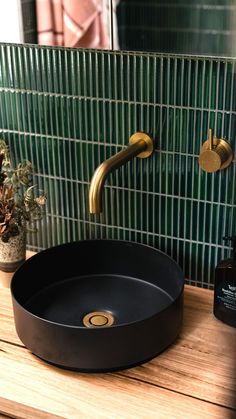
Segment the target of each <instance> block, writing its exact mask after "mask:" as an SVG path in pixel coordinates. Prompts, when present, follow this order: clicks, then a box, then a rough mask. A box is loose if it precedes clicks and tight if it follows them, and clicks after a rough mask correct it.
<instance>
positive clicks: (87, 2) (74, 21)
mask: <svg viewBox="0 0 236 419" xmlns="http://www.w3.org/2000/svg"><path fill="white" fill-rule="evenodd" d="M117 3H119V0H114V1H112V0H8V2H4V1H1V2H0V15H1V17H4V22H5V23H6V24H5V26H4V25H2V28H1V27H0V42H14V43H32V44H36V43H37V44H40V45H52V46H53V45H59V46H66V47H74V48H76V47H80V48H100V49H118V48H119V45H118V36H117V23H116V5H117ZM9 22H11V25H9ZM111 24H112V25H113V31H112V26H111ZM111 34H112V35H111Z"/></svg>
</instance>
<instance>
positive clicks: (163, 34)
mask: <svg viewBox="0 0 236 419" xmlns="http://www.w3.org/2000/svg"><path fill="white" fill-rule="evenodd" d="M66 2H67V0H57V1H55V0H8V2H1V4H0V14H1V17H2V19H1V21H2V24H1V28H2V33H0V42H20V43H40V44H44V45H45V44H46V45H55V44H56V42H58V43H60V37H61V33H60V32H61V30H60V28H59V29H58V27H56V28H55V30H54V39H53V37H51V38H50V36H51V35H52V34H51V35H49V34H48V33H46V32H47V31H46V29H47V28H49V29H50V26H51V25H52V23H53V22H54V20H53V19H52V17H51V18H50V19H51V20H50V19H49V21H48V20H47V18H46V17H45V16H46V15H47V13H49V14H50V13H52V4H54V8H56V7H61V8H62V5H63V4H64V5H65V4H66ZM82 3H83V5H84V9H83V10H82V9H81V4H82ZM40 4H41V5H42V7H41V12H42V13H43V14H42V16H41V18H40V19H41V35H40V36H41V40H40V42H39V41H38V35H37V22H38V21H39V19H37V7H38V8H40ZM71 4H73V1H72V0H68V5H70V6H71ZM74 4H75V5H77V6H78V4H80V6H79V7H80V11H79V13H80V19H81V20H80V27H79V28H78V26H77V29H76V25H75V22H74V21H75V20H76V18H75V16H76V12H75V9H74V12H73V9H71V10H70V13H69V15H71V16H70V17H71V19H70V20H69V21H68V16H67V17H65V20H66V19H67V20H66V21H67V22H68V26H69V27H70V28H71V29H72V32H73V31H74V33H75V34H76V36H77V38H80V41H79V42H78V43H77V44H76V40H74V41H75V42H73V39H72V42H71V45H66V46H73V47H76V46H77V47H82V48H83V47H84V48H101V49H103V48H104V49H114V50H115V49H120V50H124V51H143V52H161V53H162V52H163V53H177V54H187V55H192V54H193V55H211V56H228V57H232V56H233V57H235V56H236V42H235V40H236V31H235V27H234V26H235V22H236V0H189V1H186V0H166V1H163V0H75V1H74ZM4 8H5V10H6V9H9V10H8V13H9V17H8V19H7V15H6V13H5V12H4V10H3V9H4ZM54 11H55V10H54ZM81 11H82V12H81ZM17 14H18V23H16V21H14V22H13V18H14V16H15V18H17V16H16V15H17ZM95 16H96V17H97V16H99V19H95ZM10 19H11V22H13V24H12V25H9V21H10ZM59 20H60V19H59ZM4 22H5V24H4ZM54 23H55V22H54ZM17 25H18V27H19V30H18V32H19V34H18V38H19V39H18V41H17V40H16V39H9V38H8V37H7V30H9V34H10V35H11V36H12V34H13V32H14V31H13V29H14V28H17ZM73 25H74V27H73ZM59 26H60V22H59ZM1 28H0V31H1ZM97 34H99V36H100V41H101V42H99V40H98V39H97V40H96V39H95V38H96V37H97ZM76 36H75V38H76ZM4 37H5V38H4ZM55 38H57V39H56V41H55ZM50 39H51V43H50Z"/></svg>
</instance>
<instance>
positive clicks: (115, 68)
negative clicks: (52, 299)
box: [0, 3, 236, 287]
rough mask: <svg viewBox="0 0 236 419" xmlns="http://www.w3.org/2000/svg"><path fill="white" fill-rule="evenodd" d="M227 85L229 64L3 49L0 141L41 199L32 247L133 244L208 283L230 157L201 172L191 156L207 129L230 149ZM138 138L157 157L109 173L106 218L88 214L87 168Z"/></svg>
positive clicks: (221, 228)
mask: <svg viewBox="0 0 236 419" xmlns="http://www.w3.org/2000/svg"><path fill="white" fill-rule="evenodd" d="M178 4H179V3H178ZM194 4H196V3H194ZM234 88H235V60H233V59H232V60H230V59H228V60H226V59H222V60H221V59H220V58H213V59H210V58H204V57H198V58H194V57H188V56H186V57H180V56H170V55H168V56H166V55H164V54H163V55H161V54H146V53H142V54H139V53H131V52H130V53H125V52H115V53H111V52H108V51H92V50H88V51H86V50H80V49H78V50H74V49H66V48H64V49H63V48H50V47H39V46H32V45H28V46H16V45H14V46H13V45H0V133H1V137H2V138H4V139H5V140H6V141H7V143H8V144H9V146H10V147H11V150H12V152H13V159H14V162H17V161H19V160H20V159H22V158H24V157H26V158H28V159H30V160H31V161H32V162H33V165H34V167H35V180H36V181H37V183H39V184H40V185H41V186H42V188H43V189H46V191H47V194H48V200H47V217H46V219H45V220H44V221H43V223H42V225H41V228H40V233H39V234H38V235H37V236H33V235H29V237H28V244H29V246H30V247H31V248H33V249H34V250H37V249H43V248H46V247H50V246H52V245H56V244H59V243H62V242H66V241H71V240H81V239H86V238H113V239H124V240H134V241H140V242H143V243H146V244H149V245H153V246H156V247H158V248H160V249H161V250H163V251H165V252H167V253H168V254H169V255H170V256H172V257H174V258H175V260H177V261H178V263H180V265H181V267H182V268H183V270H184V272H185V275H186V277H187V281H189V283H192V284H194V285H199V286H204V287H212V286H213V271H214V265H215V262H216V260H218V258H219V257H220V256H221V255H222V254H223V253H224V254H225V253H227V252H229V248H228V247H227V246H226V247H223V243H222V237H223V236H224V235H225V234H233V233H234V234H235V229H236V225H235V219H236V217H235V211H236V210H235V208H236V195H235V194H236V193H235V176H236V175H235V162H234V163H233V164H232V165H231V166H230V167H229V168H228V169H227V170H224V171H221V172H218V173H215V174H207V173H205V172H203V171H202V170H201V169H200V167H199V164H198V156H199V152H200V147H201V144H202V143H203V142H204V141H205V140H206V138H207V134H208V129H209V127H211V128H213V129H214V132H215V133H216V135H217V136H222V137H224V138H226V139H228V141H229V142H230V143H231V145H232V147H233V149H234V146H235V132H236V126H235V125H236V123H235V121H236V120H235V117H236V114H235V106H236V105H235V103H236V99H235V95H234V94H233V92H234V90H235V89H234ZM136 131H145V132H148V133H149V134H151V135H152V136H153V137H154V139H155V152H154V153H153V156H152V157H151V158H149V159H147V160H140V159H138V158H134V159H133V160H132V161H131V162H129V163H127V164H126V165H125V166H123V167H121V168H120V169H119V170H116V171H115V172H114V173H113V174H110V175H109V176H108V178H107V180H106V183H105V188H104V194H103V202H104V211H103V213H102V214H100V215H95V216H94V215H90V214H89V213H88V189H89V183H90V180H91V178H92V175H93V173H94V171H95V169H96V168H97V167H98V165H99V164H100V163H101V162H103V161H104V160H105V159H107V158H109V157H110V156H112V155H114V153H116V152H118V151H120V150H122V149H123V148H124V147H127V145H128V141H129V137H130V136H131V135H132V134H133V133H134V132H136ZM234 152H235V150H234ZM180 220H182V222H180Z"/></svg>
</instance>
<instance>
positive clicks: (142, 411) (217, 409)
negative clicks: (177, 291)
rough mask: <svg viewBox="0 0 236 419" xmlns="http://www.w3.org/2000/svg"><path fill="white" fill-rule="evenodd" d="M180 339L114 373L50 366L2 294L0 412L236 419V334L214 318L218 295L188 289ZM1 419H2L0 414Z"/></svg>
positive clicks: (5, 293) (46, 415)
mask: <svg viewBox="0 0 236 419" xmlns="http://www.w3.org/2000/svg"><path fill="white" fill-rule="evenodd" d="M184 297H185V298H184V299H185V305H184V324H183V328H182V331H181V334H180V336H179V338H178V339H177V341H176V342H175V343H174V344H172V345H171V346H170V347H169V348H168V349H167V350H166V351H164V352H163V353H162V354H160V355H159V356H158V357H156V358H154V359H153V360H152V361H150V362H148V363H145V364H143V365H141V366H139V367H135V368H130V369H128V370H124V371H122V372H117V373H105V374H85V373H84V374H82V373H78V372H72V371H67V370H63V369H60V368H57V367H53V366H51V365H49V364H47V363H46V362H44V361H42V360H40V359H39V358H37V357H36V356H34V355H33V354H31V352H30V351H28V350H27V349H26V348H25V347H24V345H23V344H22V342H21V341H20V340H19V338H18V336H17V335H16V332H15V326H14V318H13V311H12V304H11V296H10V291H9V289H0V414H2V415H9V416H11V417H15V418H27V419H34V418H43V419H44V418H45V419H47V418H71V419H73V418H76V419H77V418H82V419H90V418H96V419H97V418H98V419H100V418H107V419H113V418H114V419H133V418H135V419H149V418H150V419H152V418H155V419H156V418H157V419H159V418H160V419H162V418H163V419H167V418H168V419H169V418H170V419H172V418H173V419H174V418H177V419H178V418H179V419H188V418H189V419H192V418H193V419H194V418H198V419H199V418H200V419H205V418H219V419H231V418H232V419H234V418H236V397H235V391H236V362H235V353H236V329H234V328H232V327H230V326H227V325H225V324H223V323H221V322H220V321H218V320H217V319H215V318H214V316H213V314H212V303H213V293H212V291H209V290H204V289H201V288H197V287H192V286H187V285H186V286H185V293H184ZM0 417H1V416H0Z"/></svg>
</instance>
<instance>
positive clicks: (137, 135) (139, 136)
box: [129, 132, 154, 159]
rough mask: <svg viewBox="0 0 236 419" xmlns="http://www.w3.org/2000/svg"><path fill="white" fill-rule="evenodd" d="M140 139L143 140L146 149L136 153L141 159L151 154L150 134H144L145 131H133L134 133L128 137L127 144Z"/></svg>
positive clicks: (152, 147) (152, 144) (134, 142)
mask: <svg viewBox="0 0 236 419" xmlns="http://www.w3.org/2000/svg"><path fill="white" fill-rule="evenodd" d="M140 140H143V141H145V143H146V145H147V146H146V149H145V150H144V151H142V152H141V153H139V154H137V157H139V158H141V159H146V158H147V157H149V156H151V154H152V153H153V150H154V143H153V139H152V138H151V137H150V135H148V134H146V133H145V132H135V134H133V135H131V137H130V139H129V144H130V145H131V144H136V143H138V142H139V141H140Z"/></svg>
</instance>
